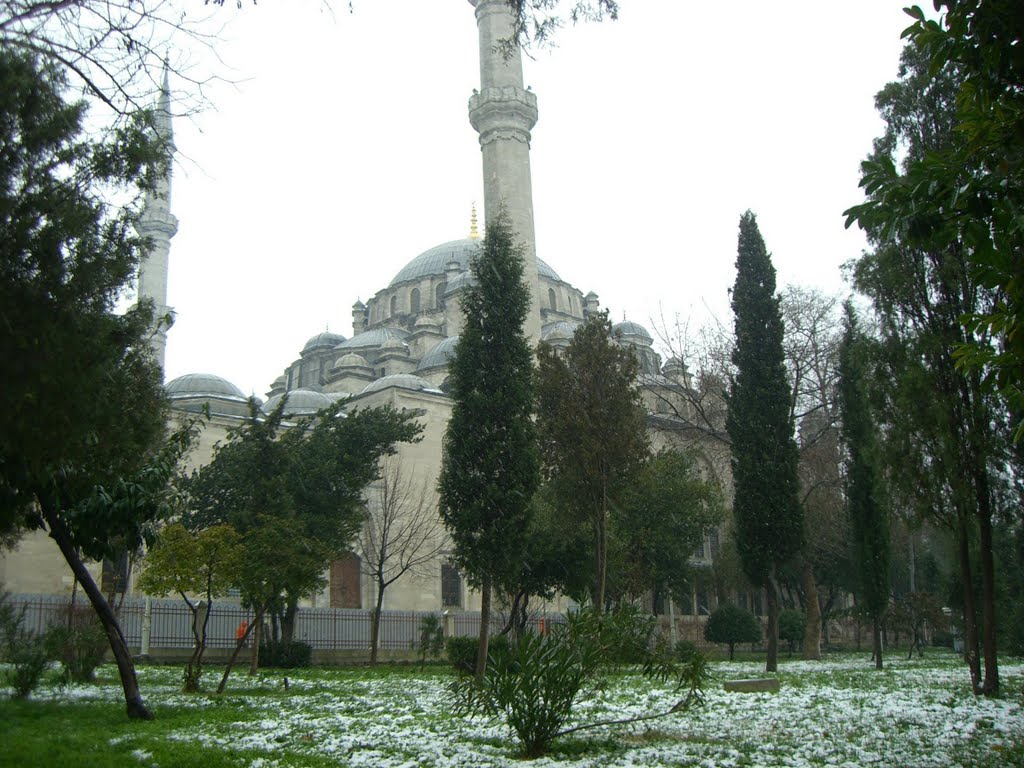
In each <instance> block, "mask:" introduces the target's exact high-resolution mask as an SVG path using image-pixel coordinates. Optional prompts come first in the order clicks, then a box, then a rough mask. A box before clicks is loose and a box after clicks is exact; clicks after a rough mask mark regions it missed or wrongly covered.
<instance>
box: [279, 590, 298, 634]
mask: <svg viewBox="0 0 1024 768" xmlns="http://www.w3.org/2000/svg"><path fill="white" fill-rule="evenodd" d="M298 613H299V598H297V597H293V596H291V595H289V596H288V603H287V605H286V607H285V609H284V615H283V616H282V617H281V642H283V643H290V642H291V641H292V640H294V639H295V617H296V616H297V615H298Z"/></svg>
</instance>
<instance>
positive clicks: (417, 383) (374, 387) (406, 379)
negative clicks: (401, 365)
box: [363, 373, 440, 394]
mask: <svg viewBox="0 0 1024 768" xmlns="http://www.w3.org/2000/svg"><path fill="white" fill-rule="evenodd" d="M388 387H398V388H400V389H411V390H414V391H424V392H439V391H440V390H438V389H437V388H436V387H434V385H433V384H431V383H430V382H429V381H427V380H426V379H423V378H420V377H419V376H416V375H415V374H412V373H393V374H391V375H390V376H384V377H382V378H379V379H377V380H376V381H371V382H370V383H369V384H367V385H366V389H364V390H363V394H366V393H367V392H379V391H380V390H382V389H387V388H388Z"/></svg>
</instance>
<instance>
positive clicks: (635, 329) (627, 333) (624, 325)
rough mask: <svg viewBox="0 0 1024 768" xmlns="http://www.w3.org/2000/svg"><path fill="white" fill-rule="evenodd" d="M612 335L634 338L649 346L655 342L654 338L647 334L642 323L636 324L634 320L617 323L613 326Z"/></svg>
mask: <svg viewBox="0 0 1024 768" xmlns="http://www.w3.org/2000/svg"><path fill="white" fill-rule="evenodd" d="M612 335H614V336H620V337H622V338H624V339H625V338H629V337H633V338H635V339H640V340H643V341H646V342H647V343H648V344H651V343H653V342H654V337H653V336H651V334H649V333H648V332H647V329H646V328H644V327H643V326H642V325H640V323H634V322H633V321H632V320H623V321H622V322H621V323H616V324H615V325H613V326H612Z"/></svg>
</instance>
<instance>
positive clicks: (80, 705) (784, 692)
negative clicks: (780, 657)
mask: <svg viewBox="0 0 1024 768" xmlns="http://www.w3.org/2000/svg"><path fill="white" fill-rule="evenodd" d="M713 669H714V673H715V675H716V678H717V682H716V683H715V684H714V685H712V686H711V687H710V688H709V690H708V691H707V703H706V704H705V706H704V707H703V708H701V709H699V710H696V711H691V712H689V713H685V714H679V715H673V716H671V717H668V718H664V719H660V720H655V721H652V722H650V723H648V724H647V725H646V726H645V725H633V726H616V727H611V728H606V729H605V728H602V729H596V730H592V731H585V732H582V733H580V734H577V735H576V736H575V737H573V738H567V739H563V740H562V741H561V742H558V743H557V744H556V746H555V749H554V750H553V752H552V753H551V754H550V755H548V756H547V757H544V758H541V759H539V760H536V761H533V762H532V763H530V765H536V766H545V767H548V766H574V767H575V768H584V767H585V766H586V767H590V766H645V767H648V766H649V767H651V768H656V767H658V766H706V767H707V768H712V767H714V768H718V767H720V766H721V767H726V766H842V767H847V768H852V767H853V766H886V767H888V766H893V767H896V766H900V767H902V766H907V767H918V766H920V767H924V766H936V767H941V768H952V767H953V766H992V768H995V767H996V766H1000V767H1002V766H1009V765H1020V766H1024V707H1022V705H1024V682H1022V680H1024V679H1022V675H1024V665H1022V664H1020V663H1014V662H1010V661H1007V662H1006V663H1004V665H1003V667H1002V669H1001V672H1002V679H1003V685H1004V690H1005V693H1004V696H1003V697H1002V698H1000V699H997V700H988V699H979V698H975V697H974V696H972V695H971V694H970V692H969V688H968V685H967V678H966V671H965V669H964V667H963V665H962V664H961V662H959V661H958V660H957V659H955V658H954V657H953V656H952V655H948V654H942V653H941V652H938V651H933V652H932V653H931V654H930V655H929V656H927V657H926V658H925V659H923V660H917V659H915V660H913V661H905V660H903V659H897V658H893V659H891V660H888V666H887V669H886V670H884V671H883V672H875V671H874V670H873V669H872V668H871V667H870V665H869V663H868V660H867V658H866V657H865V656H864V655H858V656H839V657H832V658H829V659H828V660H826V661H823V662H803V661H785V660H784V661H783V662H782V664H781V666H780V674H779V678H780V679H781V681H782V687H781V690H780V691H779V692H778V693H775V694H770V693H764V694H736V693H725V692H724V691H723V690H722V686H721V681H722V680H725V679H732V678H740V677H751V676H761V675H762V669H763V667H762V665H761V664H760V663H757V662H735V663H729V662H717V663H715V664H714V665H713ZM217 673H218V670H216V669H210V670H208V673H207V674H208V677H207V678H206V679H205V680H204V682H205V683H206V685H208V686H210V687H212V686H214V685H215V682H216V681H215V678H216V677H217ZM139 677H140V683H141V685H142V689H143V693H144V694H145V696H146V699H147V702H148V703H149V704H150V706H151V707H152V708H153V709H154V711H155V712H156V715H157V719H156V720H155V721H153V722H151V723H130V722H128V721H127V720H125V719H124V715H123V707H122V705H121V702H120V699H119V697H120V688H119V687H118V685H117V679H116V672H115V670H114V669H113V668H112V667H104V668H103V669H102V670H101V675H100V679H99V682H98V683H97V684H96V685H90V686H73V687H69V688H66V689H63V690H61V689H58V688H45V687H44V689H43V690H41V691H40V693H38V694H37V695H36V696H35V697H34V698H33V699H32V700H31V701H29V702H26V703H17V702H11V701H7V700H3V701H0V734H2V735H3V738H4V746H3V747H2V748H0V765H3V764H10V765H51V764H52V765H58V764H60V765H90V766H106V765H110V766H114V765H117V766H131V765H139V766H160V767H161V768H170V767H172V766H185V765H197V764H200V765H203V766H204V767H205V768H212V767H214V766H238V767H239V768H241V767H242V766H247V767H249V766H251V767H252V768H285V767H291V766H315V767H319V766H339V765H340V766H374V767H375V768H376V767H378V766H379V767H381V768H413V767H414V766H415V767H421V766H422V767H424V768H425V767H427V766H457V767H458V768H475V767H476V766H522V765H523V764H524V763H523V761H522V760H521V758H520V757H519V756H518V755H517V753H516V745H515V743H514V741H513V739H512V736H511V735H510V733H509V732H508V729H507V728H505V727H504V726H503V725H502V724H500V723H491V722H487V721H484V720H480V719H471V720H470V719H464V718H459V717H454V716H452V714H451V711H450V710H451V704H450V701H449V700H448V698H447V693H446V685H447V683H448V682H449V681H450V680H451V673H450V672H449V671H448V670H446V669H443V668H440V667H437V668H433V669H428V670H426V671H423V672H421V671H419V670H417V669H415V668H382V669H366V668H361V669H344V670H307V671H302V672H295V671H293V672H288V673H287V677H288V681H289V686H288V689H287V690H285V686H284V677H285V673H283V672H278V671H273V672H263V673H261V674H259V675H258V676H256V677H254V678H249V677H246V676H244V675H238V676H236V677H234V678H232V681H231V684H230V688H229V693H228V694H226V695H225V696H222V697H217V696H215V695H212V694H211V695H205V694H201V695H184V694H182V693H180V692H179V686H180V679H181V671H180V669H178V668H172V667H144V668H141V669H140V670H139ZM677 699H678V696H674V695H673V692H672V691H671V690H669V689H668V688H666V687H664V686H660V685H657V684H652V683H651V682H650V681H648V680H646V679H644V678H641V677H636V676H632V675H620V676H614V677H612V678H611V679H610V681H609V684H608V685H607V686H606V688H605V690H604V691H603V692H602V693H601V695H600V696H599V697H597V698H595V699H593V700H590V701H587V702H584V703H583V704H582V705H581V706H580V707H579V709H578V712H577V720H578V721H579V722H584V721H587V720H596V719H609V718H622V717H626V716H629V715H631V714H649V713H652V712H657V711H664V710H667V709H669V708H670V707H671V706H672V704H673V703H675V701H676V700H677ZM5 731H6V733H5ZM76 757H77V758H78V759H77V760H76V759H75V758H76ZM41 760H45V762H40V761H41ZM7 761H13V762H7ZM69 761H70V762H69Z"/></svg>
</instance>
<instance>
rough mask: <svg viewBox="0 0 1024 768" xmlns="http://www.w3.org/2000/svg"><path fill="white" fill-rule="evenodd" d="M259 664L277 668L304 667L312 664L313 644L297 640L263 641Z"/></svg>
mask: <svg viewBox="0 0 1024 768" xmlns="http://www.w3.org/2000/svg"><path fill="white" fill-rule="evenodd" d="M259 665H260V666H261V667H274V668H277V669H304V668H306V667H310V666H312V665H313V646H311V645H310V644H309V643H303V642H301V641H299V640H291V641H287V642H286V641H284V640H278V641H277V642H271V643H263V644H261V645H260V658H259Z"/></svg>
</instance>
